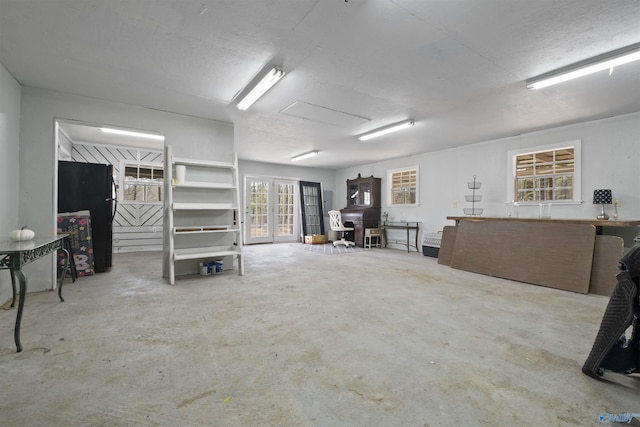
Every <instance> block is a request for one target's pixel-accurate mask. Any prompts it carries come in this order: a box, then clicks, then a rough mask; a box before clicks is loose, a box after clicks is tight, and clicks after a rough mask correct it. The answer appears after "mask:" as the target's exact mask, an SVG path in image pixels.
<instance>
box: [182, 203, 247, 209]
mask: <svg viewBox="0 0 640 427" xmlns="http://www.w3.org/2000/svg"><path fill="white" fill-rule="evenodd" d="M229 209H238V207H237V206H235V205H233V204H232V203H190V202H189V203H173V210H174V211H220V210H229Z"/></svg>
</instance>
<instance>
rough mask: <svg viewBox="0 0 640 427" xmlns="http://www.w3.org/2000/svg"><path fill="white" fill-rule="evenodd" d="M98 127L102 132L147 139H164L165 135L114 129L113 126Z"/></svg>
mask: <svg viewBox="0 0 640 427" xmlns="http://www.w3.org/2000/svg"><path fill="white" fill-rule="evenodd" d="M98 129H99V130H100V131H101V132H104V133H110V134H114V135H124V136H133V137H135V138H147V139H155V140H158V141H164V135H158V134H154V133H144V132H132V131H130V130H123V129H113V128H98Z"/></svg>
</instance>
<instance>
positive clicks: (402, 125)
mask: <svg viewBox="0 0 640 427" xmlns="http://www.w3.org/2000/svg"><path fill="white" fill-rule="evenodd" d="M411 126H413V120H405V121H402V122H398V123H393V124H390V125H388V126H383V127H381V128H378V129H374V130H372V131H370V132H367V133H364V134H362V135H360V136H359V137H358V139H359V140H360V141H368V140H370V139H373V138H377V137H379V136H382V135H387V134H389V133H392V132H397V131H399V130H403V129H407V128H410V127H411Z"/></svg>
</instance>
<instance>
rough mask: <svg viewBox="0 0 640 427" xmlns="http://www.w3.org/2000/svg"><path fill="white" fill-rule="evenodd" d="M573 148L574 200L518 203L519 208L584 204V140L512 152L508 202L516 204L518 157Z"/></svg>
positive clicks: (509, 161) (509, 155) (508, 155)
mask: <svg viewBox="0 0 640 427" xmlns="http://www.w3.org/2000/svg"><path fill="white" fill-rule="evenodd" d="M563 148H573V198H572V199H566V200H544V201H540V200H535V201H531V202H517V203H518V205H519V206H528V205H535V206H537V205H539V204H540V203H546V204H551V205H578V204H582V203H583V200H582V140H579V139H577V140H573V141H567V142H559V143H555V144H548V145H540V146H534V147H527V148H521V149H518V150H510V151H509V152H508V154H507V197H506V200H507V201H508V202H511V203H514V202H516V201H515V200H514V195H515V184H516V177H517V176H516V157H517V156H521V155H523V154H535V153H540V152H544V151H554V150H561V149H563Z"/></svg>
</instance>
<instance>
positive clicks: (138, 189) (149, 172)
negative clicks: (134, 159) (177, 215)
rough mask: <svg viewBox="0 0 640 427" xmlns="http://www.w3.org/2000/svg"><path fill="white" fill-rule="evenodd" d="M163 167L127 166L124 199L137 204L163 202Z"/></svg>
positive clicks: (125, 169)
mask: <svg viewBox="0 0 640 427" xmlns="http://www.w3.org/2000/svg"><path fill="white" fill-rule="evenodd" d="M163 183H164V169H163V167H162V166H147V165H139V164H126V165H125V168H124V191H123V194H122V199H123V200H125V201H136V202H155V203H159V202H162V185H163Z"/></svg>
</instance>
